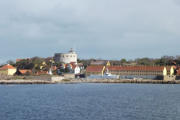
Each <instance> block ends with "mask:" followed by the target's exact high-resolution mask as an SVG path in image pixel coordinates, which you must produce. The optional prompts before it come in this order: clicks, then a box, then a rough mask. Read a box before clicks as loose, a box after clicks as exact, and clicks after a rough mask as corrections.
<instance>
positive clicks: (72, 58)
mask: <svg viewBox="0 0 180 120" xmlns="http://www.w3.org/2000/svg"><path fill="white" fill-rule="evenodd" d="M54 61H55V62H56V63H58V62H61V63H65V64H67V63H72V62H74V63H77V54H76V52H75V51H73V50H72V49H71V50H70V51H69V52H68V53H55V55H54Z"/></svg>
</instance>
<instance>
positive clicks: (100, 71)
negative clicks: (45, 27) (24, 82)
mask: <svg viewBox="0 0 180 120" xmlns="http://www.w3.org/2000/svg"><path fill="white" fill-rule="evenodd" d="M77 58H78V55H77V53H76V52H75V51H73V50H72V49H71V50H70V51H69V52H68V53H55V54H54V57H53V62H54V63H58V64H52V65H51V67H50V68H49V70H40V71H37V72H36V73H33V72H32V70H29V69H17V68H15V67H13V66H12V65H9V64H7V65H4V66H2V67H1V68H0V74H6V75H14V74H18V75H26V74H35V75H47V74H49V75H54V74H59V75H60V74H61V75H62V74H64V73H65V72H69V73H70V74H74V75H81V74H84V75H85V76H90V75H99V76H104V75H107V73H111V74H112V75H118V76H119V78H122V79H134V78H143V79H173V80H174V79H177V76H180V67H178V66H137V65H129V66H117V65H115V66H114V65H111V63H110V62H109V61H104V60H95V61H91V63H90V65H88V66H87V67H86V69H85V68H84V65H83V64H82V63H78V61H77ZM50 60H52V59H50ZM19 61H20V59H17V62H19ZM42 64H43V65H46V62H43V63H42ZM57 65H59V66H57ZM82 71H83V72H82Z"/></svg>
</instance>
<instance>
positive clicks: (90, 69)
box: [86, 65, 104, 72]
mask: <svg viewBox="0 0 180 120" xmlns="http://www.w3.org/2000/svg"><path fill="white" fill-rule="evenodd" d="M103 68H104V66H102V65H97V66H88V67H87V68H86V72H102V70H103Z"/></svg>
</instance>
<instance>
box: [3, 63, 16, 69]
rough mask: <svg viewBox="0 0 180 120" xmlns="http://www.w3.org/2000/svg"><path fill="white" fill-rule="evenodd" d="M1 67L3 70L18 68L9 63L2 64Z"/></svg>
mask: <svg viewBox="0 0 180 120" xmlns="http://www.w3.org/2000/svg"><path fill="white" fill-rule="evenodd" d="M0 69H1V70H7V69H16V68H15V67H13V66H12V65H9V64H7V65H4V66H2V67H1V68H0Z"/></svg>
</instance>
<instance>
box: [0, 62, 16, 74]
mask: <svg viewBox="0 0 180 120" xmlns="http://www.w3.org/2000/svg"><path fill="white" fill-rule="evenodd" d="M16 71H17V70H16V68H15V67H13V66H12V65H9V64H7V65H4V66H2V67H1V68H0V74H5V75H14V74H15V73H16Z"/></svg>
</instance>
